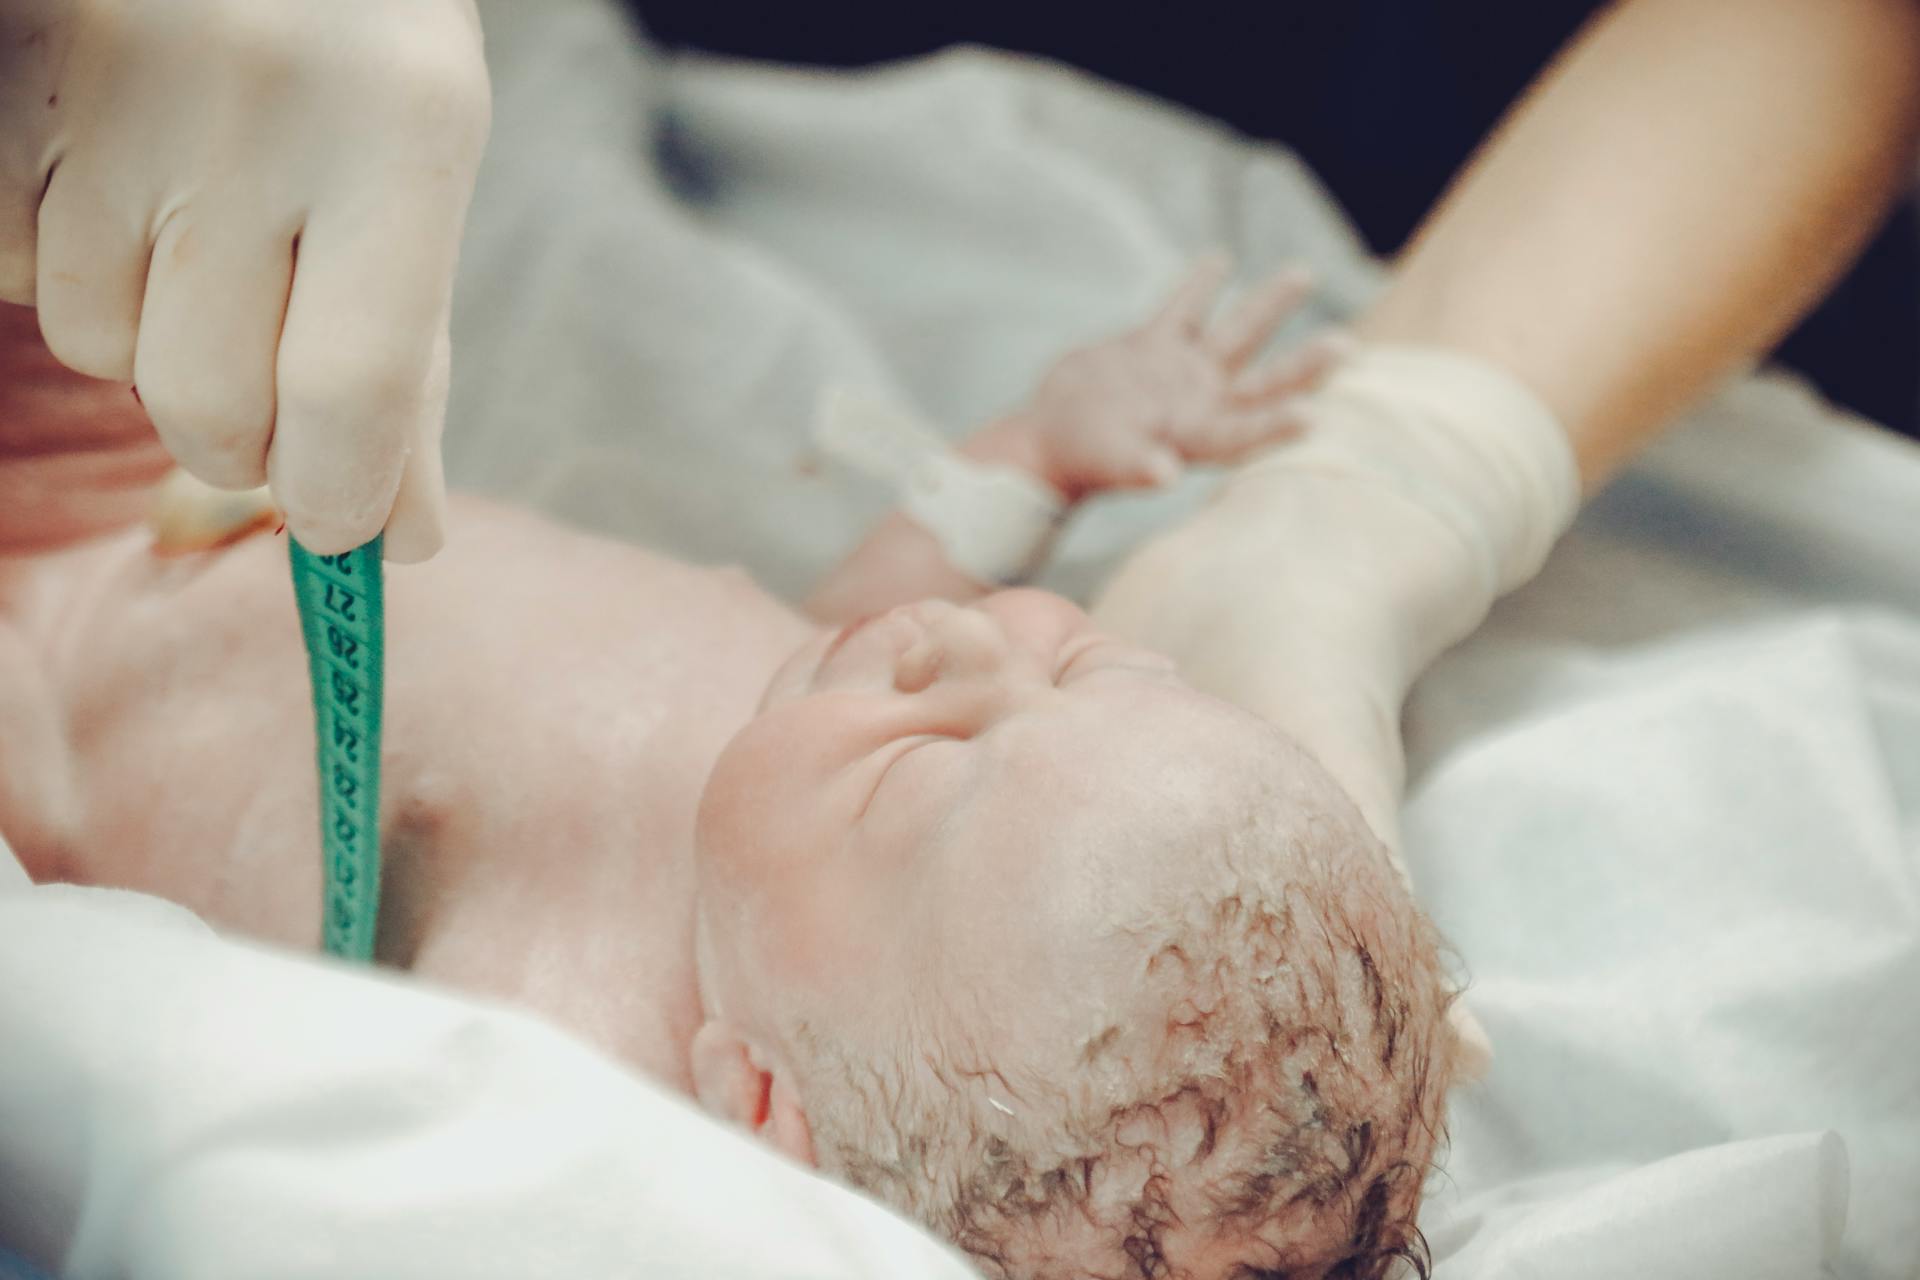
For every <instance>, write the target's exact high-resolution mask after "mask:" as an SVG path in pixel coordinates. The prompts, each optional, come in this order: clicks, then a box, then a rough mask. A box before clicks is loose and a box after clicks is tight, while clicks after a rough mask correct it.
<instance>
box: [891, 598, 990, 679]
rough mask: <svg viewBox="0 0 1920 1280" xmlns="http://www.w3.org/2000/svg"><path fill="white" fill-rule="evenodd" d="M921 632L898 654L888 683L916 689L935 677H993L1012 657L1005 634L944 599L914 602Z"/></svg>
mask: <svg viewBox="0 0 1920 1280" xmlns="http://www.w3.org/2000/svg"><path fill="white" fill-rule="evenodd" d="M917 610H918V612H919V614H920V622H921V625H922V627H923V628H924V630H925V634H924V635H922V636H921V638H920V639H919V640H917V641H916V642H914V643H913V644H912V645H909V646H908V647H907V650H906V652H904V653H902V654H901V655H900V661H899V664H898V666H897V667H896V669H895V671H894V685H895V687H896V688H898V689H900V690H901V691H902V692H904V693H918V692H919V691H920V690H922V689H925V688H926V687H927V686H928V685H931V684H932V683H933V682H934V681H936V680H943V679H945V680H952V679H966V678H980V677H989V678H992V677H996V676H998V675H1000V674H1002V673H1003V672H1005V671H1006V670H1007V669H1008V667H1009V664H1010V662H1011V660H1012V659H1013V657H1014V651H1013V646H1012V645H1010V644H1009V643H1008V642H1007V637H1006V634H1005V633H1004V632H1003V631H1001V629H1000V627H999V625H998V624H997V623H995V622H994V621H993V619H992V618H989V617H988V616H987V615H985V614H983V613H980V612H978V611H977V610H973V609H962V608H960V607H958V606H957V605H951V604H947V603H945V602H944V601H940V602H932V601H930V602H928V604H926V605H922V606H918V607H917Z"/></svg>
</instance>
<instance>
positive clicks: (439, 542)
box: [383, 452, 447, 564]
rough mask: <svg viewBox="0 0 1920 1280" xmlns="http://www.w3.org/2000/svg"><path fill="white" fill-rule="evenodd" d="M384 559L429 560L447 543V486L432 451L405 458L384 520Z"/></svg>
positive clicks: (412, 562)
mask: <svg viewBox="0 0 1920 1280" xmlns="http://www.w3.org/2000/svg"><path fill="white" fill-rule="evenodd" d="M386 532H387V537H386V542H385V543H384V544H383V550H384V552H385V554H386V558H387V559H388V560H390V561H392V562H394V563H395V564H420V563H422V562H423V561H426V560H431V559H432V558H433V557H434V556H435V555H436V554H438V553H439V551H440V548H441V547H443V546H445V545H446V541H447V486H446V480H445V477H444V475H443V474H442V472H441V470H440V458H439V454H438V453H436V452H420V453H415V454H414V455H413V456H412V457H410V458H408V459H407V467H406V470H405V471H404V472H402V473H401V476H400V490H399V492H398V493H397V494H395V495H394V500H393V513H392V514H391V515H389V516H388V517H387V530H386Z"/></svg>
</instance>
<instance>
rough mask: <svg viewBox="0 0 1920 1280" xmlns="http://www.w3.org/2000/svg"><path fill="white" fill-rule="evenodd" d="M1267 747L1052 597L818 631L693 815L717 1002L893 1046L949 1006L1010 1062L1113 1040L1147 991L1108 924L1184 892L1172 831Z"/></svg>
mask: <svg viewBox="0 0 1920 1280" xmlns="http://www.w3.org/2000/svg"><path fill="white" fill-rule="evenodd" d="M1257 727H1258V728H1264V726H1259V722H1257V721H1254V720H1252V718H1251V717H1249V716H1246V715H1245V714H1244V713H1242V712H1239V711H1238V710H1237V709H1234V708H1231V707H1228V706H1227V705H1226V704H1223V703H1220V702H1217V701H1215V700H1213V699H1211V698H1207V697H1205V696H1203V695H1201V694H1199V693H1197V692H1195V691H1194V690H1192V689H1191V688H1189V687H1188V686H1187V685H1185V684H1184V683H1183V682H1182V681H1181V680H1180V679H1179V677H1178V676H1177V675H1176V674H1175V673H1174V670H1173V667H1172V664H1171V663H1169V662H1168V661H1167V660H1165V659H1163V658H1161V657H1159V656H1157V655H1155V654H1153V653H1150V652H1148V651H1146V650H1142V649H1139V648H1137V647H1134V646H1132V645H1129V644H1126V643H1123V642H1121V641H1119V640H1116V639H1114V638H1113V637H1111V636H1107V635H1104V634H1102V633H1100V632H1099V631H1097V630H1095V629H1094V628H1093V626H1092V624H1091V623H1090V621H1089V620H1088V618H1087V616H1086V615H1085V614H1084V613H1083V612H1081V610H1079V609H1078V608H1077V607H1075V606H1074V605H1072V604H1070V603H1069V602H1067V601H1065V600H1062V599H1060V598H1059V597H1056V596H1052V595H1048V594H1045V593H1042V592H1037V591H1009V592H1003V593H1001V594H998V595H995V596H992V597H989V598H988V599H986V600H984V601H982V602H980V603H979V604H977V605H974V606H972V607H969V608H961V607H958V606H955V605H951V604H946V603H943V602H938V601H930V602H925V603H921V604H916V605H911V606H907V607H904V608H900V609H895V610H893V611H891V612H889V613H885V614H882V615H879V616H877V617H874V618H870V619H867V620H865V621H862V622H859V623H856V624H854V625H851V626H848V627H845V628H842V629H841V630H840V631H838V632H836V633H833V634H831V635H823V636H821V637H818V638H816V639H815V640H814V641H812V642H811V643H809V644H808V645H807V646H805V647H804V648H802V649H801V650H800V651H799V652H798V653H796V654H795V655H794V656H793V658H792V659H791V660H789V661H788V662H787V663H786V665H785V666H784V667H783V668H782V669H781V670H780V671H779V672H778V673H777V674H776V675H775V677H774V679H773V681H772V683H771V685H770V687H769V689H768V691H767V694H766V697H765V700H764V702H763V704H762V706H761V709H760V713H759V715H758V716H757V717H756V718H755V719H754V720H753V721H752V722H751V723H750V724H748V725H747V727H746V728H745V729H743V730H742V731H741V732H740V733H739V734H738V735H737V736H736V737H735V738H734V739H733V741H732V742H731V743H730V744H729V745H728V746H727V748H726V750H725V751H724V752H723V753H722V755H721V758H720V760H719V762H718V763H717V765H716V766H715V768H714V772H713V774H712V777H711V779H710V780H709V782H708V785H707V790H706V794H705V797H704V799H703V801H702V805H701V813H700V823H699V832H698V843H699V848H700V861H701V870H700V875H701V881H700V890H701V902H702V922H703V928H704V930H705V933H706V945H705V947H704V948H703V951H704V960H703V963H704V968H703V974H702V981H703V983H704V984H705V985H706V990H707V995H708V998H709V1000H710V1001H714V1002H716V1003H718V1004H719V1005H720V1006H721V1007H722V1008H724V1009H725V1011H726V1013H727V1014H728V1015H729V1016H730V1017H732V1018H733V1019H735V1020H736V1021H747V1022H762V1021H763V1020H764V1019H771V1018H774V1017H777V1016H779V1014H780V1012H781V1011H782V1010H785V1011H787V1012H788V1013H791V1012H792V1011H794V1010H796V1009H798V1010H801V1011H810V1012H811V1015H812V1016H815V1017H821V1018H828V1019H831V1020H832V1021H834V1022H836V1023H841V1024H842V1025H844V1022H843V1019H853V1020H855V1021H865V1022H866V1023H867V1024H869V1025H874V1026H881V1027H884V1026H886V1025H887V1024H889V1023H890V1022H892V1021H894V1020H895V1019H897V1018H904V1017H909V1016H915V1017H924V1016H937V1015H930V1014H929V1011H927V1010H924V1009H913V1008H910V1007H908V1006H907V1005H906V1004H905V1003H904V1002H903V1001H898V1000H896V999H895V998H894V997H895V996H897V995H898V993H901V992H904V991H907V990H910V989H918V990H921V991H926V990H939V991H941V992H942V993H944V994H948V995H950V996H951V998H952V1000H953V1002H955V1003H964V1004H965V1006H966V1007H965V1008H957V1009H952V1010H950V1011H948V1012H950V1013H952V1014H953V1015H954V1017H955V1020H957V1021H960V1022H964V1023H965V1024H967V1025H969V1026H970V1027H977V1026H979V1025H980V1022H981V1018H982V1016H983V1015H984V1017H985V1018H986V1021H987V1023H988V1025H990V1026H991V1027H992V1028H993V1030H994V1031H995V1032H996V1034H995V1036H994V1038H995V1039H1001V1040H1004V1041H1005V1042H1006V1043H1011V1044H1021V1043H1029V1044H1030V1043H1042V1042H1051V1043H1060V1042H1061V1040H1062V1038H1063V1036H1062V1033H1063V1032H1068V1033H1070V1032H1071V1028H1070V1027H1066V1026H1062V1025H1061V1020H1062V1019H1063V1018H1064V1019H1068V1020H1070V1021H1071V1022H1073V1023H1075V1024H1077V1023H1078V1022H1079V1021H1081V1020H1082V1018H1084V1019H1085V1020H1086V1021H1087V1023H1088V1025H1089V1026H1090V1027H1091V1026H1094V1025H1096V1024H1098V1023H1100V1022H1101V1020H1102V1019H1103V1018H1104V1019H1105V1020H1106V1021H1107V1023H1108V1024H1110V1022H1111V1019H1112V1017H1113V1014H1114V1010H1113V1008H1112V1006H1113V1004H1114V1002H1115V1001H1116V1000H1122V999H1124V993H1125V992H1126V991H1127V990H1128V989H1129V984H1131V983H1133V982H1136V981H1137V980H1138V956H1137V955H1135V954H1134V953H1133V950H1132V949H1131V948H1129V947H1127V946H1125V945H1123V943H1122V942H1121V941H1119V940H1116V939H1115V938H1114V937H1113V934H1114V926H1115V924H1116V923H1118V922H1120V921H1123V920H1125V919H1126V918H1128V917H1129V916H1131V915H1132V914H1134V913H1135V912H1136V911H1137V910H1138V909H1139V908H1140V907H1141V906H1142V905H1144V904H1150V903H1151V902H1152V901H1154V900H1155V898H1156V896H1157V895H1160V894H1162V893H1164V892H1165V891H1166V890H1167V889H1168V887H1169V886H1170V884H1171V878H1172V877H1175V876H1177V875H1178V874H1179V872H1180V869H1179V868H1178V867H1177V866H1169V865H1168V863H1169V862H1170V861H1177V859H1169V858H1168V857H1167V856H1166V850H1167V847H1168V844H1169V841H1168V839H1167V838H1166V836H1167V834H1168V833H1169V832H1170V831H1173V830H1176V829H1185V828H1190V827H1191V826H1192V825H1193V823H1194V821H1195V819H1196V817H1197V816H1199V815H1198V814H1197V812H1196V809H1197V807H1204V803H1205V802H1204V796H1205V795H1206V794H1209V793H1216V792H1218V791H1220V790H1223V789H1226V788H1228V787H1230V786H1231V785H1232V783H1233V782H1234V781H1235V780H1237V777H1238V775H1237V774H1235V770H1236V769H1239V770H1241V771H1242V772H1244V770H1245V769H1246V768H1249V767H1251V766H1249V765H1245V764H1241V763H1240V762H1239V761H1240V760H1241V759H1243V758H1264V755H1265V753H1260V752H1251V751H1250V752H1247V753H1246V756H1245V757H1241V756H1239V754H1238V753H1237V752H1236V744H1239V743H1245V742H1247V741H1248V735H1250V734H1252V733H1254V732H1256V731H1257ZM929 979H931V981H929ZM803 1016H806V1013H805V1012H803ZM1042 1023H1045V1024H1046V1025H1044V1026H1043V1025H1041V1024H1042ZM763 1025H764V1023H763ZM1066 1038H1070V1035H1068V1036H1067V1037H1066ZM980 1047H981V1048H982V1049H983V1050H985V1049H987V1048H988V1046H985V1045H982V1046H980ZM1035 1065H1036V1066H1038V1065H1039V1064H1035Z"/></svg>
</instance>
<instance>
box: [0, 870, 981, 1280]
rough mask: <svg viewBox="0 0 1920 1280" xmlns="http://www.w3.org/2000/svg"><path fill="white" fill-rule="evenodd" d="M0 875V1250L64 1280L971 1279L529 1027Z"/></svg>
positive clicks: (911, 1236) (596, 1059) (922, 1240)
mask: <svg viewBox="0 0 1920 1280" xmlns="http://www.w3.org/2000/svg"><path fill="white" fill-rule="evenodd" d="M17 872H18V866H17V864H15V863H14V862H13V858H12V856H11V855H10V854H8V853H6V851H5V850H4V847H0V974H3V975H5V978H4V981H0V1245H6V1246H10V1247H12V1248H14V1249H16V1250H18V1251H19V1252H21V1253H23V1254H26V1255H27V1256H29V1257H34V1258H37V1259H40V1260H42V1261H45V1262H47V1263H49V1264H51V1265H56V1266H58V1268H59V1270H60V1274H61V1275H62V1276H65V1277H69V1278H71V1280H94V1278H95V1277H100V1278H105V1277H120V1276H126V1277H138V1278H139V1280H261V1277H269V1276H270V1277H274V1278H275V1280H309V1278H310V1280H340V1278H341V1277H369V1278H372V1277H378V1278H379V1280H447V1278H448V1277H460V1278H461V1280H526V1278H527V1277H530V1276H593V1277H609V1278H611V1277H621V1276H626V1277H634V1280H642V1278H644V1280H661V1278H662V1277H667V1278H670V1280H711V1278H712V1277H714V1276H728V1277H745V1278H746V1280H801V1278H805V1280H856V1278H857V1280H896V1278H898V1277H907V1278H909V1280H963V1277H965V1276H967V1275H969V1274H970V1272H969V1270H968V1268H967V1267H966V1266H965V1264H963V1263H962V1262H961V1261H960V1260H959V1259H958V1258H957V1257H955V1256H953V1255H951V1254H950V1253H948V1251H946V1250H945V1249H943V1248H941V1247H940V1246H938V1245H937V1244H935V1243H934V1242H933V1241H932V1240H930V1239H928V1238H927V1237H926V1236H924V1235H922V1234H921V1233H920V1232H919V1231H918V1230H916V1229H915V1228H913V1227H911V1226H909V1225H908V1224H907V1223H905V1222H903V1221H901V1220H899V1219H897V1218H894V1217H893V1216H892V1215H890V1214H888V1213H886V1212H885V1211H883V1210H882V1209H880V1208H879V1207H878V1206H876V1205H873V1204H870V1203H868V1202H866V1201H864V1200H862V1199H860V1198H859V1197H857V1196H854V1195H852V1194H851V1193H849V1192H846V1191H842V1190H840V1189H839V1188H837V1187H835V1186H832V1185H830V1184H829V1183H827V1182H825V1181H823V1180H821V1179H819V1178H816V1177H814V1176H812V1175H811V1174H808V1173H806V1172H805V1171H803V1170H801V1169H800V1168H798V1167H797V1166H793V1165H789V1164H787V1163H785V1162H783V1161H780V1160H778V1159H775V1158H774V1157H773V1156H772V1155H770V1154H768V1153H767V1151H766V1150H765V1149H764V1148H761V1147H759V1146H757V1145H756V1144H753V1143H751V1142H750V1141H749V1140H748V1139H747V1138H746V1137H744V1136H742V1135H737V1134H735V1133H732V1132H729V1131H727V1130H724V1129H722V1128H721V1127H719V1126H718V1125H716V1124H714V1123H713V1122H711V1121H709V1120H708V1119H707V1118H706V1117H704V1116H702V1115H700V1114H698V1113H696V1111H695V1110H694V1109H693V1107H692V1105H691V1103H690V1102H688V1101H686V1100H684V1099H680V1098H677V1097H673V1096H670V1095H668V1094H666V1093H665V1092H663V1091H662V1090H659V1089H656V1088H654V1087H653V1086H651V1085H650V1084H647V1083H645V1082H644V1081H641V1080H639V1079H637V1078H635V1077H633V1076H631V1075H629V1074H628V1073H627V1072H625V1071H623V1070H622V1069H620V1068H619V1067H617V1066H615V1065H614V1064H613V1063H611V1062H609V1061H607V1060H606V1059H604V1058H602V1057H600V1056H599V1055H598V1054H596V1053H594V1052H592V1051H591V1050H589V1049H587V1048H586V1047H584V1046H582V1045H580V1044H578V1043H577V1042H575V1041H574V1040H573V1039H572V1038H571V1037H568V1036H565V1035H562V1034H561V1033H559V1032H558V1031H555V1030H552V1029H550V1028H548V1027H546V1026H545V1025H544V1024H541V1023H539V1022H536V1021H535V1020H534V1019H532V1018H529V1017H526V1016H524V1015H522V1014H518V1013H514V1012H510V1011H507V1010H504V1009H497V1008H491V1007H488V1006H486V1005H483V1004H479V1003H476V1002H472V1001H468V1000H462V999H455V998H453V997H450V996H446V995H442V994H440V993H437V992H434V991H430V990H428V989H427V988H426V987H424V986H422V985H419V984H415V983H410V982H403V981H401V980H398V979H393V978H382V977H372V976H366V975H364V974H362V973H359V972H356V971H350V970H348V969H345V968H343V967H339V966H335V965H333V964H330V963H327V962H324V961H321V960H319V959H315V958H308V957H300V956H291V955H283V954H276V953H273V952H270V951H268V950H266V949H263V948H253V947H248V946H244V945H241V944H239V943H234V942H228V941H224V940H222V939H219V938H217V937H215V936H214V935H213V934H212V932H211V931H210V930H208V929H207V928H206V926H205V925H203V924H201V923H200V922H199V921H198V920H197V919H195V918H194V917H193V916H192V915H190V914H189V913H187V912H186V911H184V910H181V909H180V908H178V907H174V906H172V905H170V904H168V903H164V902H160V901H158V900H156V899H153V898H148V897H145V896H143V895H140V894H132V893H120V892H116V891H112V890H104V889H78V888H72V887H68V886H64V885H53V886H46V887H42V888H23V887H20V886H18V885H17V884H9V883H8V882H9V881H10V880H11V879H12V875H11V874H10V873H17Z"/></svg>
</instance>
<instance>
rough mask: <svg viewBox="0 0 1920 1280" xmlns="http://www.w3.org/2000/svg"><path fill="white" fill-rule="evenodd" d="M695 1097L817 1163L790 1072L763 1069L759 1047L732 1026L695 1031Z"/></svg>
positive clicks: (710, 1024) (793, 1154) (796, 1157)
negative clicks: (789, 1075)
mask: <svg viewBox="0 0 1920 1280" xmlns="http://www.w3.org/2000/svg"><path fill="white" fill-rule="evenodd" d="M689 1057H690V1059H691V1061H690V1062H689V1064H688V1065H689V1066H690V1067H691V1069H692V1072H693V1092H694V1096H696V1097H697V1098H699V1099H700V1105H701V1106H702V1107H705V1108H706V1109H707V1110H708V1111H709V1112H711V1113H712V1114H714V1115H716V1116H718V1117H719V1118H721V1119H722V1120H727V1121H730V1122H732V1123H733V1124H737V1125H739V1126H741V1127H742V1128H744V1129H747V1130H748V1131H749V1132H751V1133H752V1134H753V1135H754V1136H755V1137H757V1138H760V1139H761V1140H762V1141H765V1142H770V1143H772V1144H773V1146H774V1149H775V1150H777V1151H779V1152H781V1153H782V1154H784V1155H786V1156H787V1157H788V1158H789V1159H792V1160H797V1161H799V1162H800V1163H801V1164H805V1165H811V1164H813V1163H814V1159H813V1130H812V1128H811V1126H809V1125H808V1124H807V1113H806V1111H805V1110H804V1109H803V1108H802V1107H801V1105H800V1095H799V1094H798V1092H796V1091H795V1089H794V1087H793V1082H792V1081H791V1080H790V1079H789V1078H788V1077H787V1073H786V1071H785V1069H784V1068H774V1069H770V1068H768V1067H765V1066H762V1065H761V1055H760V1054H759V1053H758V1052H757V1051H756V1050H755V1048H754V1046H753V1044H752V1043H751V1042H750V1041H749V1040H747V1039H746V1037H744V1036H742V1035H741V1034H740V1033H739V1031H737V1030H736V1029H735V1028H734V1027H733V1026H732V1025H731V1024H730V1023H727V1022H724V1021H721V1020H718V1019H716V1020H714V1021H711V1022H708V1023H706V1024H705V1025H704V1026H702V1027H701V1028H700V1030H699V1031H698V1032H697V1033H695V1035H694V1037H693V1046H692V1050H691V1052H690V1054H689Z"/></svg>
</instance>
